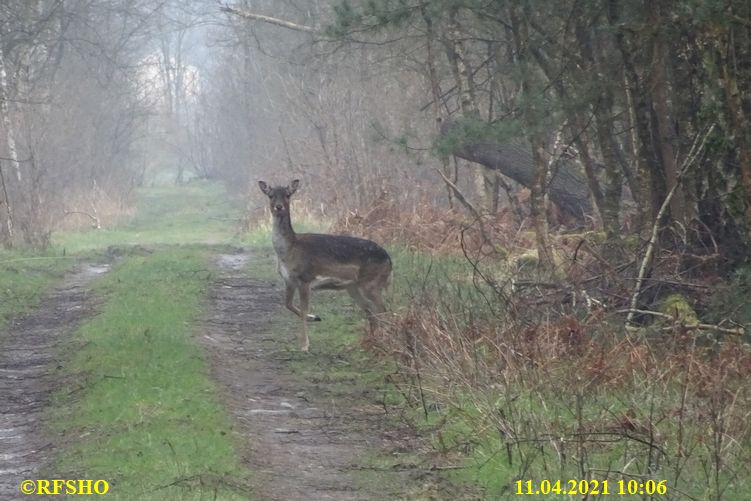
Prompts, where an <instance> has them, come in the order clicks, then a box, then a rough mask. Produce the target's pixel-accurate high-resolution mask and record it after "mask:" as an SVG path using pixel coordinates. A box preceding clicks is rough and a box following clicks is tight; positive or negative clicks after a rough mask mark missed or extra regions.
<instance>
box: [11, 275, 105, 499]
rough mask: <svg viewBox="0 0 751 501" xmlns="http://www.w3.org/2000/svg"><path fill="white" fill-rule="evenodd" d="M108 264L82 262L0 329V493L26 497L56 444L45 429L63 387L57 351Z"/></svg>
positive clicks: (85, 312)
mask: <svg viewBox="0 0 751 501" xmlns="http://www.w3.org/2000/svg"><path fill="white" fill-rule="evenodd" d="M107 271H109V265H82V266H80V267H79V268H78V270H77V271H75V272H74V273H72V274H70V275H68V276H67V277H66V278H64V279H63V281H62V283H61V284H60V285H58V286H57V287H56V288H55V289H53V290H52V291H51V292H50V293H49V294H48V295H47V297H46V298H45V299H44V300H43V301H42V303H41V304H39V305H38V306H37V307H36V308H35V309H34V311H33V312H31V313H29V314H27V315H24V316H21V317H19V318H17V319H15V320H14V321H12V322H11V323H10V325H9V326H7V328H4V329H3V330H4V332H2V333H1V334H0V499H2V500H4V501H5V500H12V499H24V498H25V497H28V496H23V495H22V494H21V492H20V490H19V486H20V484H21V481H22V480H25V479H29V478H36V476H37V475H36V473H38V472H39V470H40V469H41V468H43V467H44V466H45V465H47V464H48V462H49V461H50V459H51V458H52V457H53V455H54V452H55V444H54V443H52V442H51V441H50V440H49V437H46V436H45V434H44V433H43V431H42V418H43V413H44V411H45V408H46V406H47V403H48V401H49V398H50V395H51V394H52V392H53V391H54V390H55V389H57V388H59V387H60V384H61V383H60V381H59V377H58V374H59V373H60V369H61V368H62V366H60V365H59V363H58V355H59V354H60V351H61V348H62V347H63V346H64V344H65V341H66V340H67V339H68V336H69V335H70V334H71V333H72V332H73V331H74V330H75V328H76V327H77V326H78V325H79V324H80V322H81V321H82V320H83V319H84V318H86V317H87V316H90V315H91V314H92V312H93V311H94V306H95V303H94V299H95V298H94V296H93V295H92V294H91V293H90V292H89V291H88V289H87V286H88V284H89V283H90V282H91V281H92V280H93V279H94V278H95V277H96V276H98V275H100V274H101V273H105V272H107Z"/></svg>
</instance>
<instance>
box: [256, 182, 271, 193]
mask: <svg viewBox="0 0 751 501" xmlns="http://www.w3.org/2000/svg"><path fill="white" fill-rule="evenodd" d="M258 187H259V188H261V191H262V192H264V193H265V194H266V195H268V194H269V191H270V188H269V185H268V184H266V183H264V182H263V181H258Z"/></svg>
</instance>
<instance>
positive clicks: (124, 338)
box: [51, 248, 249, 500]
mask: <svg viewBox="0 0 751 501" xmlns="http://www.w3.org/2000/svg"><path fill="white" fill-rule="evenodd" d="M206 260H207V259H206V256H205V254H203V253H202V252H201V251H200V250H198V249H195V248H168V249H165V250H162V251H159V252H157V253H154V254H150V255H146V256H131V257H129V258H128V259H127V260H126V261H125V262H124V263H122V264H121V265H120V266H118V267H117V268H116V269H115V270H114V271H113V272H111V273H110V274H109V275H108V276H106V277H103V278H102V279H101V282H99V283H98V288H99V290H101V291H103V292H106V297H107V298H108V301H107V303H106V304H105V305H104V306H103V308H102V310H101V313H100V314H99V315H98V316H97V317H96V318H94V319H92V320H90V321H88V322H87V323H85V324H84V325H83V326H82V327H81V328H80V329H79V331H78V334H77V336H78V339H77V343H76V344H77V345H78V346H79V350H78V351H77V352H76V353H75V354H73V355H72V357H71V362H70V364H69V366H68V368H67V370H68V372H69V373H70V374H71V378H72V379H74V381H75V385H80V386H81V387H82V389H81V390H80V391H75V390H74V391H73V392H71V388H70V385H66V386H67V387H66V388H65V389H64V390H63V391H61V392H60V394H59V395H58V396H57V399H56V400H57V403H56V405H53V406H52V408H53V409H55V414H54V415H53V416H51V427H52V429H53V430H55V431H57V432H59V433H61V434H62V435H63V436H64V438H63V443H64V444H65V443H66V442H67V443H68V444H69V445H68V446H67V447H64V448H63V449H64V450H63V451H62V454H61V455H60V457H59V460H58V463H57V464H56V465H54V471H57V472H67V474H68V477H69V478H89V479H105V480H107V481H109V482H110V485H111V490H110V493H109V494H108V495H109V496H110V497H111V498H114V499H139V500H148V499H159V500H163V499H181V500H183V499H187V500H190V499H203V498H204V497H206V498H208V499H247V498H248V497H249V496H248V493H247V490H246V489H245V487H244V486H245V485H247V478H246V473H245V472H244V471H243V469H242V468H241V467H240V465H239V462H238V455H237V453H236V450H235V447H234V440H233V435H232V432H231V428H230V422H229V419H228V417H227V415H226V414H225V411H224V410H223V408H222V406H221V405H220V403H219V401H218V393H217V389H216V387H215V386H214V384H213V383H212V382H211V380H210V377H209V369H208V363H207V361H206V360H205V359H204V358H203V355H202V353H201V351H200V348H199V347H198V346H197V345H196V343H195V341H194V339H193V334H194V328H193V323H194V322H195V321H196V320H197V319H198V317H199V315H200V313H201V303H202V300H203V298H204V295H205V292H206V284H207V274H208V273H209V271H208V270H207V264H206ZM71 475H73V476H71Z"/></svg>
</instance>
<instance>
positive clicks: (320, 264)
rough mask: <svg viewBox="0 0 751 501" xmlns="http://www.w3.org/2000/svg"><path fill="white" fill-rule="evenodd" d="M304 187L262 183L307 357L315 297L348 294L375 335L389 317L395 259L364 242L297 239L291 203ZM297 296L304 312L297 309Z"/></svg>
mask: <svg viewBox="0 0 751 501" xmlns="http://www.w3.org/2000/svg"><path fill="white" fill-rule="evenodd" d="M299 184H300V182H299V181H298V180H294V181H292V183H291V184H290V185H289V186H275V187H270V186H268V185H267V184H266V183H264V182H263V181H259V182H258V186H259V187H260V188H261V191H262V192H263V193H265V194H266V195H267V196H268V197H269V206H270V209H271V214H272V216H273V222H274V227H273V233H272V241H273V244H274V250H275V251H276V255H277V259H278V271H279V274H280V275H281V276H282V278H283V279H284V282H285V285H286V299H285V305H286V307H287V309H289V310H290V311H292V312H293V313H295V314H296V315H298V316H299V317H300V318H301V319H302V321H303V329H302V335H301V344H302V350H303V351H307V350H308V347H309V340H308V324H307V322H308V320H309V319H311V318H312V319H315V320H320V318H318V317H316V316H315V315H311V314H310V313H309V305H310V291H311V290H319V289H333V290H342V289H343V290H346V291H347V292H348V293H349V295H350V296H351V297H352V299H354V300H355V302H356V303H357V304H358V305H359V306H360V307H361V308H362V309H363V310H364V311H365V314H366V315H367V317H368V321H369V324H370V327H371V329H374V328H375V327H376V326H377V316H378V315H380V314H382V313H384V312H385V311H386V306H385V304H384V302H383V296H382V293H383V290H384V289H385V288H386V287H388V286H389V284H390V282H391V272H392V265H391V258H390V256H389V255H388V253H387V252H386V251H385V250H384V249H383V248H382V247H381V246H379V245H378V244H376V243H375V242H372V241H370V240H365V239H362V238H355V237H348V236H342V235H322V234H317V233H303V234H299V235H298V234H296V233H295V231H294V230H293V229H292V223H291V220H290V213H289V203H290V198H291V197H292V195H293V194H294V193H295V192H296V191H297V188H298V186H299ZM295 292H297V293H298V295H299V297H300V308H297V307H295V305H294V304H293V303H294V296H295Z"/></svg>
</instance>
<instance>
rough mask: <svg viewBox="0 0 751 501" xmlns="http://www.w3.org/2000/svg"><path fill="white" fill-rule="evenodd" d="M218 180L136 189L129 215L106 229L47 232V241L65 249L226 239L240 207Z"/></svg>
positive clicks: (233, 229)
mask: <svg viewBox="0 0 751 501" xmlns="http://www.w3.org/2000/svg"><path fill="white" fill-rule="evenodd" d="M237 205H238V204H236V203H234V201H233V200H231V199H230V198H229V197H228V195H227V193H226V192H225V190H224V187H223V186H222V185H221V183H218V182H214V181H194V182H192V183H190V184H186V185H183V186H155V187H152V188H143V189H141V190H140V191H139V193H138V196H137V200H136V206H137V208H138V209H137V212H136V214H135V216H134V217H133V218H132V219H131V220H130V221H128V222H127V223H125V224H122V225H120V226H118V227H116V228H112V229H101V230H89V231H85V232H80V233H70V232H69V233H61V234H55V235H53V245H54V246H55V247H56V248H62V249H66V250H67V252H68V253H76V252H81V251H88V250H92V249H104V248H107V247H108V246H113V245H114V246H132V245H142V246H154V245H189V244H207V245H216V244H225V243H230V242H231V241H232V240H233V238H234V237H235V234H236V233H237V228H238V226H239V225H238V224H237V223H238V222H239V218H240V211H239V210H238V208H237Z"/></svg>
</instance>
